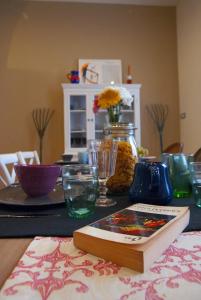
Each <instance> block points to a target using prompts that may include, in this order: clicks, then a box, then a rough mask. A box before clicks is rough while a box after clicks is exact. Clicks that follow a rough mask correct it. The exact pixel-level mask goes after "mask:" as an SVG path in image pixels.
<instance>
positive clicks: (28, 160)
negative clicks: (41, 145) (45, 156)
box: [17, 150, 40, 165]
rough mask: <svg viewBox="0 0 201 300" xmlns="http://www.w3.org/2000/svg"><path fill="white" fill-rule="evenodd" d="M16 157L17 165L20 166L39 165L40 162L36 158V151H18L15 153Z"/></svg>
mask: <svg viewBox="0 0 201 300" xmlns="http://www.w3.org/2000/svg"><path fill="white" fill-rule="evenodd" d="M17 156H18V159H19V163H20V164H26V165H27V164H28V165H32V164H37V165H39V164H40V160H39V157H38V153H37V151H35V150H34V151H18V152H17Z"/></svg>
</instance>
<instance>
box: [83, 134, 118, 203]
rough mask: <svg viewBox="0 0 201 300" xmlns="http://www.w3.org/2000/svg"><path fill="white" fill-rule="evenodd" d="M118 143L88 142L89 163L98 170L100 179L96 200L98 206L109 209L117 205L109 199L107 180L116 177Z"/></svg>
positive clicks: (111, 141) (108, 141)
mask: <svg viewBox="0 0 201 300" xmlns="http://www.w3.org/2000/svg"><path fill="white" fill-rule="evenodd" d="M117 149H118V143H117V142H115V141H113V140H110V139H107V140H90V141H88V154H89V163H90V164H91V165H92V166H96V167H97V169H98V179H99V198H98V199H97V200H96V206H103V207H109V206H113V205H115V204H116V201H115V200H113V199H110V198H107V196H106V193H107V186H106V183H107V180H108V179H109V178H110V177H111V176H112V175H114V173H115V166H116V158H117Z"/></svg>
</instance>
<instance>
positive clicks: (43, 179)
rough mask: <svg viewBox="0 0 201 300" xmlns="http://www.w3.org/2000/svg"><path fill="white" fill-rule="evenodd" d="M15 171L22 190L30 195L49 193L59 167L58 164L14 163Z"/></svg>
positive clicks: (58, 173) (59, 171) (57, 174)
mask: <svg viewBox="0 0 201 300" xmlns="http://www.w3.org/2000/svg"><path fill="white" fill-rule="evenodd" d="M15 172H16V175H17V177H18V180H19V182H20V184H21V187H22V189H23V190H24V192H25V193H26V194H27V195H28V196H31V197H37V196H44V195H47V194H48V193H50V192H51V191H52V190H53V188H54V186H55V184H56V180H57V178H58V176H59V175H60V173H61V167H60V166H58V165H19V164H18V165H15Z"/></svg>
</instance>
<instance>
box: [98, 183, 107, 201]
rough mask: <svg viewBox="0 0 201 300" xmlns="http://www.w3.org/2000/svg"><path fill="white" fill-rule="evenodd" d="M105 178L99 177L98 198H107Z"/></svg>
mask: <svg viewBox="0 0 201 300" xmlns="http://www.w3.org/2000/svg"><path fill="white" fill-rule="evenodd" d="M106 182H107V179H99V192H100V196H99V197H100V199H105V198H107V196H106V194H107V190H108V188H107V186H106Z"/></svg>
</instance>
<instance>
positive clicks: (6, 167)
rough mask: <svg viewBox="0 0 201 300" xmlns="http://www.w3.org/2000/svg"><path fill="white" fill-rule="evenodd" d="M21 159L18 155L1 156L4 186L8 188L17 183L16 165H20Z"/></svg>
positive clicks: (0, 177)
mask: <svg viewBox="0 0 201 300" xmlns="http://www.w3.org/2000/svg"><path fill="white" fill-rule="evenodd" d="M18 162H19V159H18V156H17V154H16V153H7V154H0V171H1V173H2V175H0V181H1V182H2V183H3V185H5V186H8V185H11V184H13V183H15V180H16V174H15V169H14V164H16V163H18Z"/></svg>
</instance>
